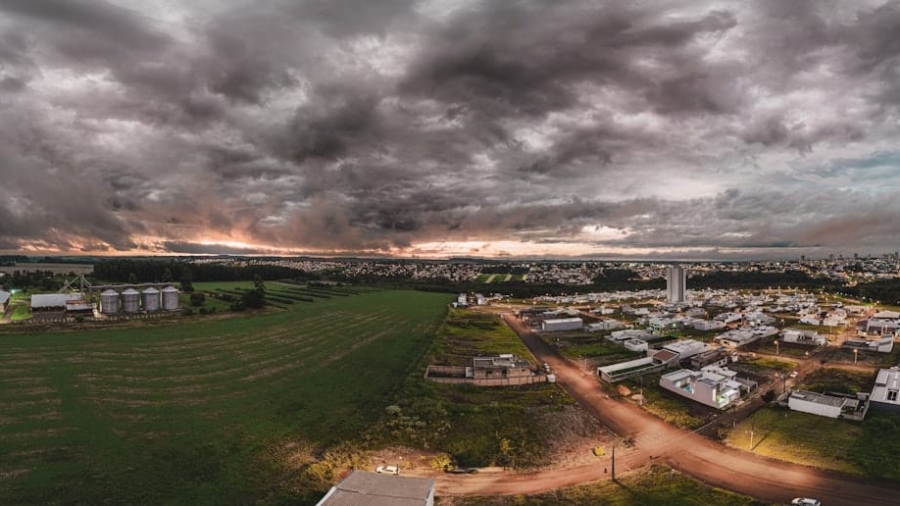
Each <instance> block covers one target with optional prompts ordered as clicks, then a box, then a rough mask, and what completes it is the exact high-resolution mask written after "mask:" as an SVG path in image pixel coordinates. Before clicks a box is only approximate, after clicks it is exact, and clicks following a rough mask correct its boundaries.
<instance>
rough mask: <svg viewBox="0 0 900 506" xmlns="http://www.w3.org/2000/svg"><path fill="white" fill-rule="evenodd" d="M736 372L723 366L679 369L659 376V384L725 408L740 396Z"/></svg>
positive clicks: (702, 401) (705, 402)
mask: <svg viewBox="0 0 900 506" xmlns="http://www.w3.org/2000/svg"><path fill="white" fill-rule="evenodd" d="M735 376H737V373H736V372H735V371H731V370H729V369H725V368H723V367H704V368H703V369H701V370H700V371H691V370H688V369H679V370H677V371H673V372H670V373H667V374H664V375H662V376H661V377H660V378H659V386H660V387H662V388H665V389H666V390H668V391H670V392H674V393H676V394H678V395H680V396H682V397H687V398H688V399H691V400H694V401H697V402H699V403H701V404H705V405H707V406H712V407H714V408H718V409H725V408H727V407H728V406H730V405H731V404H733V403H734V402H735V401H737V400H738V399H740V397H741V388H743V387H744V385H742V384H741V383H739V382H737V381H735V380H734V378H735Z"/></svg>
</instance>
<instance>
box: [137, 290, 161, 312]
mask: <svg viewBox="0 0 900 506" xmlns="http://www.w3.org/2000/svg"><path fill="white" fill-rule="evenodd" d="M141 302H142V303H143V305H144V311H159V290H157V289H156V288H153V287H152V286H150V287H147V288H145V289H144V291H143V292H141Z"/></svg>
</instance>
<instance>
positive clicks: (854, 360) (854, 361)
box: [853, 348, 859, 365]
mask: <svg viewBox="0 0 900 506" xmlns="http://www.w3.org/2000/svg"><path fill="white" fill-rule="evenodd" d="M858 355H859V349H857V348H853V365H856V357H857V356H858Z"/></svg>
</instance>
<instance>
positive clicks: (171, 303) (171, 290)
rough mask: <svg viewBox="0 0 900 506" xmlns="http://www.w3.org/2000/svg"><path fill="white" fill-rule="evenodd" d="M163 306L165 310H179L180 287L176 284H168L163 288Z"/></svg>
mask: <svg viewBox="0 0 900 506" xmlns="http://www.w3.org/2000/svg"><path fill="white" fill-rule="evenodd" d="M161 291H162V308H163V310H165V311H177V310H178V289H177V288H175V287H174V286H171V285H169V286H167V287H165V288H163V289H162V290H161Z"/></svg>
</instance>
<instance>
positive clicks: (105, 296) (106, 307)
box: [100, 288, 119, 314]
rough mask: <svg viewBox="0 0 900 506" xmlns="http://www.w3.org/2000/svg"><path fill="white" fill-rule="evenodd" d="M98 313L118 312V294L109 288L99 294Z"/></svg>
mask: <svg viewBox="0 0 900 506" xmlns="http://www.w3.org/2000/svg"><path fill="white" fill-rule="evenodd" d="M100 312H101V313H103V314H116V313H118V312H119V292H117V291H115V290H113V289H112V288H110V289H109V290H105V291H103V292H102V293H100Z"/></svg>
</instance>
